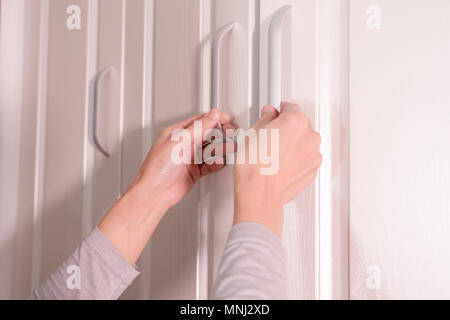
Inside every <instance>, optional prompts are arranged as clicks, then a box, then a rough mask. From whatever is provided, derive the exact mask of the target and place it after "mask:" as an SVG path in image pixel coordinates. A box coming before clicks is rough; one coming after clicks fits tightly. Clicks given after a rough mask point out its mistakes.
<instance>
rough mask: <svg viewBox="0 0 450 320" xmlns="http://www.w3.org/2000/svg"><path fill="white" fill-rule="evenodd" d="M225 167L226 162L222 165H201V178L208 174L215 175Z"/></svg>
mask: <svg viewBox="0 0 450 320" xmlns="http://www.w3.org/2000/svg"><path fill="white" fill-rule="evenodd" d="M224 166H225V164H224V161H222V163H213V164H206V163H204V164H201V165H200V176H201V177H204V176H207V175H208V174H211V173H214V172H217V171H219V170H220V169H222V168H223V167H224Z"/></svg>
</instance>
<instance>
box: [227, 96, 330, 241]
mask: <svg viewBox="0 0 450 320" xmlns="http://www.w3.org/2000/svg"><path fill="white" fill-rule="evenodd" d="M251 129H254V130H256V132H257V137H258V144H259V140H260V138H261V134H260V132H259V130H260V129H266V130H268V132H267V137H268V138H267V141H268V143H269V145H268V147H267V148H268V150H269V152H268V154H271V153H273V151H276V150H277V149H278V155H279V157H278V170H277V171H276V172H274V173H273V174H271V175H263V174H262V171H261V169H262V168H264V167H267V166H265V165H263V164H262V163H261V161H260V159H259V157H258V161H257V163H256V164H249V163H248V162H246V163H244V164H239V163H238V164H236V165H235V166H234V171H233V174H234V185H235V219H234V223H235V224H237V223H240V222H258V223H261V224H263V225H266V226H267V227H269V228H270V229H271V230H272V231H274V232H275V234H277V235H278V236H280V237H281V232H282V226H283V204H286V203H288V202H290V201H292V200H293V199H295V197H296V196H297V195H298V194H299V193H300V192H302V191H303V190H305V189H306V188H307V187H308V186H309V185H311V184H312V183H313V182H314V180H315V178H316V176H317V172H318V169H319V167H320V165H321V163H322V155H321V154H320V151H319V149H320V144H321V137H320V135H319V133H317V132H316V131H314V129H313V128H312V125H311V123H310V121H309V119H308V118H307V117H306V115H305V114H304V113H303V112H302V111H301V110H300V107H299V106H298V105H296V104H292V103H287V102H283V103H281V112H280V113H278V111H277V110H276V109H275V108H274V107H272V106H265V107H264V108H263V110H262V115H261V119H260V120H259V121H257V122H256V123H255V125H253V126H252V128H251ZM272 129H278V130H279V131H278V132H279V139H278V141H274V143H277V146H278V148H276V147H277V146H276V145H271V143H270V142H271V138H270V137H271V135H272V134H273V132H272V131H271V130H272ZM270 151H272V152H270ZM239 152H246V153H247V154H248V152H249V147H248V143H247V144H246V148H245V149H239V148H238V153H239ZM273 156H277V154H276V153H275V154H274V155H273ZM273 156H272V159H271V161H276V159H274V158H273Z"/></svg>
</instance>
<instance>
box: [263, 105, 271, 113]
mask: <svg viewBox="0 0 450 320" xmlns="http://www.w3.org/2000/svg"><path fill="white" fill-rule="evenodd" d="M272 110H273V107H272V106H264V108H262V110H261V113H266V112H272Z"/></svg>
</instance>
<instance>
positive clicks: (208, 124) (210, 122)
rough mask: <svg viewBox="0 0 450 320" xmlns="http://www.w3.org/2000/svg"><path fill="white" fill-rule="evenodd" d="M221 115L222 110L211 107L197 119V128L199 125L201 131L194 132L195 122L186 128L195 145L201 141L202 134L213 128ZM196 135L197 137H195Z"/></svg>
mask: <svg viewBox="0 0 450 320" xmlns="http://www.w3.org/2000/svg"><path fill="white" fill-rule="evenodd" d="M221 117H222V112H220V111H219V110H217V109H212V110H211V111H210V112H209V113H207V114H205V115H204V116H203V117H202V118H200V119H198V120H197V121H200V122H201V123H199V128H200V125H201V131H200V132H194V131H195V124H194V123H192V124H191V125H190V126H189V127H187V128H186V130H188V131H189V133H190V135H191V139H192V143H195V144H196V145H198V144H200V145H201V143H202V141H203V135H204V134H205V132H206V131H208V130H212V129H215V128H216V127H217V125H218V123H219V121H220V119H221ZM197 136H198V137H197ZM194 139H198V141H194Z"/></svg>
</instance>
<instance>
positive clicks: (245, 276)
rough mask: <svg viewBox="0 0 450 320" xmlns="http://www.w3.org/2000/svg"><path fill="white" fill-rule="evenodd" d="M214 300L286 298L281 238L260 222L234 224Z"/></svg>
mask: <svg viewBox="0 0 450 320" xmlns="http://www.w3.org/2000/svg"><path fill="white" fill-rule="evenodd" d="M212 299H216V300H245V299H247V300H276V299H287V266H286V256H285V252H284V247H283V244H282V243H281V241H280V239H279V238H278V237H277V236H276V235H275V234H274V233H273V232H272V231H270V230H269V229H268V228H266V227H265V226H263V225H261V224H258V223H251V222H246V223H240V224H237V225H235V226H234V227H233V228H232V230H231V232H230V235H229V237H228V242H227V245H226V246H225V250H224V252H223V256H222V261H221V263H220V267H219V272H218V275H217V279H216V282H215V284H214V287H213V291H212Z"/></svg>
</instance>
